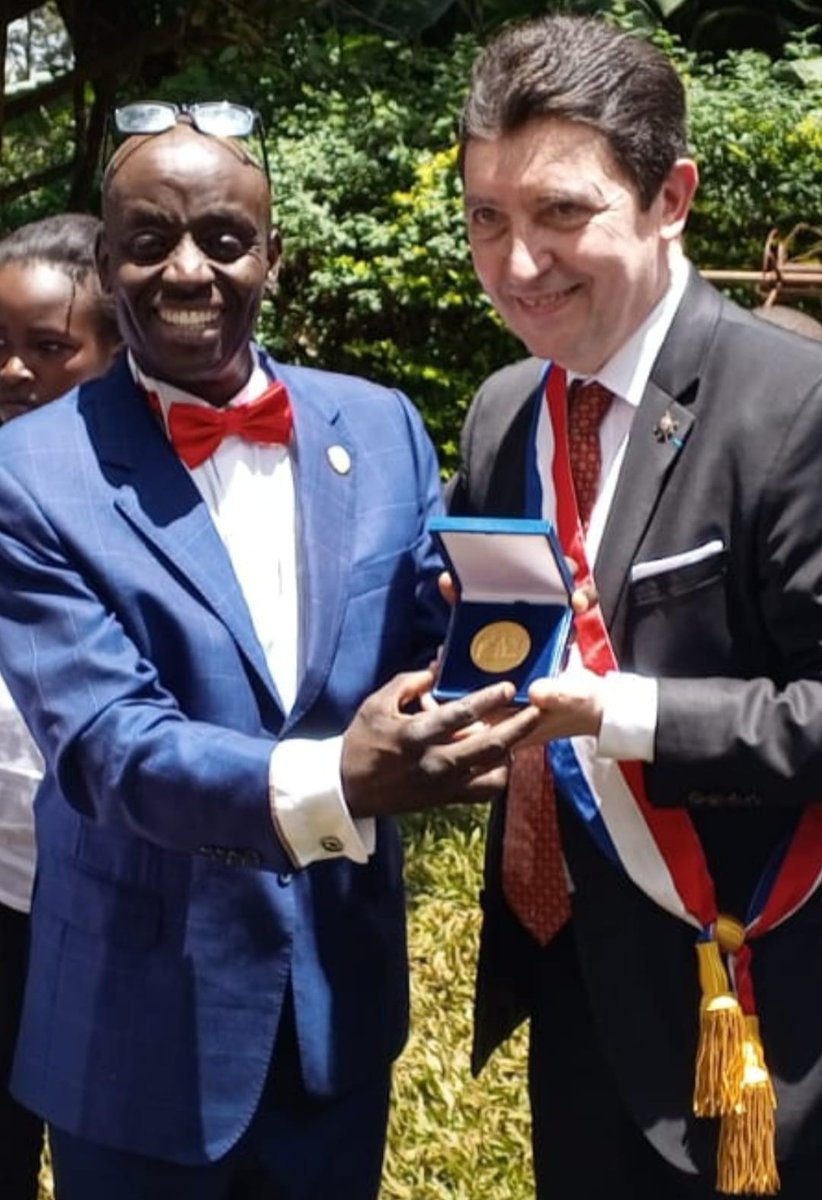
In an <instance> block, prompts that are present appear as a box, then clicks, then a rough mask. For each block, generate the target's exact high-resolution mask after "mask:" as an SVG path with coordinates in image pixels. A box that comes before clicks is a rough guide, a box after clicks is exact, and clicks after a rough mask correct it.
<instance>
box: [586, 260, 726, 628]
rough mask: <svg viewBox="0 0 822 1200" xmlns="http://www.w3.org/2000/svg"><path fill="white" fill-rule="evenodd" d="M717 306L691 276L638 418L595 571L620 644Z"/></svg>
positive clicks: (692, 412)
mask: <svg viewBox="0 0 822 1200" xmlns="http://www.w3.org/2000/svg"><path fill="white" fill-rule="evenodd" d="M720 306H721V298H720V296H719V295H718V293H717V292H715V291H714V289H713V288H711V287H710V286H709V285H708V284H706V283H705V282H704V281H703V280H701V279H700V278H699V276H698V275H697V274H696V272H695V271H693V270H692V273H691V278H690V279H689V281H688V285H687V287H686V289H685V294H684V296H683V298H682V302H681V303H680V305H679V308H678V310H677V312H676V315H675V317H674V320H673V322H672V324H671V328H670V329H669V330H668V334H667V337H666V338H665V341H664V343H663V345H662V349H661V350H660V353H659V355H658V356H657V361H656V363H655V364H654V368H653V370H652V372H651V378H650V380H649V381H648V386H647V387H646V389H645V393H644V395H643V397H642V401H641V403H640V405H639V408H638V409H637V412H636V414H635V416H634V421H633V425H632V427H631V433H630V436H629V438H628V445H627V448H626V452H625V458H624V461H623V464H622V469H621V471H620V474H619V480H618V483H617V488H616V492H615V494H614V498H613V502H612V504H611V509H610V512H609V514H608V520H607V522H606V525H605V529H604V531H603V535H602V542H601V549H600V553H599V556H598V558H597V563H596V567H595V570H594V575H595V578H596V584H597V591H598V593H599V600H600V604H601V606H602V612H603V616H604V618H605V621H606V624H607V625H608V627H609V628H610V629H611V632H612V636H613V639H614V641H615V642H616V643H617V644H619V633H618V629H617V628H616V626H617V624H618V620H619V611H620V606H621V602H622V600H623V598H624V596H625V589H626V586H627V583H628V578H629V572H630V567H631V563H632V562H633V560H634V558H635V556H636V553H637V549H638V547H639V545H640V543H641V541H642V538H643V537H644V535H645V532H646V530H647V528H648V525H649V523H650V521H651V520H652V518H653V515H654V512H655V510H656V507H657V504H658V502H659V498H660V496H661V495H662V492H663V490H664V488H665V486H666V483H667V481H668V479H669V478H670V476H671V473H672V472H673V471H674V470H675V469H676V466H677V464H678V462H679V460H680V457H681V454H682V451H683V449H684V447H685V444H686V442H687V440H688V438H689V436H690V435H691V434H692V432H693V427H694V423H695V421H696V419H697V414H698V397H699V378H700V374H701V371H702V364H703V361H704V359H705V355H706V353H707V351H708V348H709V346H710V342H711V338H712V335H713V331H714V328H715V325H716V321H717V319H718V316H719V310H720Z"/></svg>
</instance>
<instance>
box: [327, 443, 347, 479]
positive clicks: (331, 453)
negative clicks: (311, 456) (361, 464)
mask: <svg viewBox="0 0 822 1200" xmlns="http://www.w3.org/2000/svg"><path fill="white" fill-rule="evenodd" d="M326 453H327V455H328V461H329V462H330V463H331V466H332V468H333V469H334V470H335V471H336V472H337V474H338V475H347V474H348V472H349V471H350V470H351V455H350V454H349V453H348V451H347V450H346V448H345V446H329V447H328V450H327V451H326Z"/></svg>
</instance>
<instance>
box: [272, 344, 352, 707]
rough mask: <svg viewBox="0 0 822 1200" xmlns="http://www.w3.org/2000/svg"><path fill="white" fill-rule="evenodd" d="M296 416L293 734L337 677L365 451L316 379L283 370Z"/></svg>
mask: <svg viewBox="0 0 822 1200" xmlns="http://www.w3.org/2000/svg"><path fill="white" fill-rule="evenodd" d="M276 373H277V376H278V378H280V379H282V381H283V382H284V383H285V385H286V387H287V388H288V391H289V395H290V396H291V399H292V405H293V410H294V437H295V451H294V465H295V471H294V477H295V485H296V499H297V513H298V522H299V528H298V538H297V545H298V551H299V558H298V562H299V573H300V612H301V647H302V651H301V655H300V659H301V667H302V670H301V677H300V680H299V683H298V688H297V697H296V700H295V702H294V708H293V710H292V712H291V713H290V714H289V716H288V721H287V727H288V726H291V725H294V724H296V722H297V721H298V720H299V719H300V718H301V717H302V716H303V715H304V713H305V712H306V711H307V710H308V709H309V708H310V706H311V705H312V704H313V703H314V701H315V700H316V699H317V696H318V695H319V693H320V691H321V690H322V689H323V687H324V686H325V685H326V683H327V680H328V678H329V676H330V674H331V670H332V666H333V659H334V655H335V653H336V648H337V642H338V640H339V636H340V628H341V626H342V621H343V616H344V614H345V606H346V599H347V595H348V584H349V579H350V575H351V564H352V558H353V553H354V533H355V511H356V509H355V499H356V494H357V493H356V488H357V486H358V478H357V472H358V463H357V452H356V447H355V445H354V443H353V442H352V440H351V438H350V436H349V434H348V432H347V430H346V427H345V421H344V418H343V416H342V414H341V413H340V410H339V405H338V403H337V401H336V399H335V398H334V397H332V396H329V395H328V394H327V393H324V392H323V391H322V390H321V389H320V387H319V384H317V386H316V387H315V386H313V385H311V386H310V391H309V390H308V389H309V384H308V383H307V382H306V380H307V379H310V376H306V375H303V374H301V373H299V372H296V371H294V370H293V369H291V368H289V367H284V366H282V365H280V364H278V365H277V368H276Z"/></svg>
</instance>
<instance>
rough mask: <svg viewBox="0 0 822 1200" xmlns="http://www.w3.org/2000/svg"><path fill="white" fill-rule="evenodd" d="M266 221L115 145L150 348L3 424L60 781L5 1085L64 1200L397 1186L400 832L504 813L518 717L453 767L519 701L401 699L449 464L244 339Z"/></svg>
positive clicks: (258, 190)
mask: <svg viewBox="0 0 822 1200" xmlns="http://www.w3.org/2000/svg"><path fill="white" fill-rule="evenodd" d="M269 206H270V198H269V192H268V186H267V183H266V179H265V175H264V173H263V172H262V171H261V170H260V168H259V166H258V165H257V164H256V162H254V161H253V160H252V159H251V158H250V157H249V156H248V155H247V153H246V152H245V150H244V149H243V148H242V147H241V145H240V143H238V142H236V141H228V140H225V139H223V138H217V137H214V136H211V135H210V134H209V133H203V132H201V131H200V130H199V129H198V128H196V127H195V125H194V124H192V123H191V122H190V121H187V120H185V119H183V120H179V121H178V122H177V123H175V124H174V125H173V127H172V128H170V129H168V130H167V131H165V132H163V133H159V134H149V135H145V136H137V137H131V138H130V139H129V140H128V141H126V142H124V143H123V145H122V146H121V147H120V149H119V151H118V152H117V154H116V155H115V156H114V158H113V159H112V161H111V163H110V164H109V167H108V170H107V173H106V177H105V182H104V224H105V230H104V236H103V241H102V244H101V247H100V268H101V274H102V277H103V279H104V282H105V284H106V286H107V287H108V288H109V289H110V290H111V291H112V293H113V296H114V300H115V303H116V306H117V311H118V319H119V322H120V325H121V328H122V332H123V335H124V339H125V342H126V345H127V347H128V353H127V355H126V356H124V357H123V358H122V359H121V360H120V361H119V362H118V363H117V364H116V365H115V366H114V368H113V369H112V371H111V372H110V373H109V374H108V375H107V376H105V377H104V378H103V379H101V380H99V381H97V382H95V383H93V384H90V385H87V386H84V387H82V388H80V389H79V390H75V391H73V392H71V393H70V394H68V395H67V396H66V397H64V398H63V399H61V400H59V401H57V402H56V403H55V404H54V405H52V406H50V407H49V409H48V410H47V411H43V412H38V413H34V414H32V415H31V416H30V417H26V418H23V419H21V420H19V421H16V422H15V423H14V425H13V426H10V427H8V428H6V429H3V430H2V433H1V434H0V578H1V579H2V589H0V665H1V666H2V671H3V674H4V676H6V678H7V679H8V681H9V685H10V688H11V690H12V692H13V694H14V697H15V699H16V701H17V702H18V703H19V705H20V707H21V709H22V711H23V713H24V714H25V716H26V719H27V721H28V723H29V724H30V726H31V729H32V731H33V733H34V735H35V737H36V739H37V742H38V744H39V746H40V748H41V750H42V751H43V754H44V757H45V759H46V763H47V772H46V777H45V779H44V782H43V785H42V788H41V790H40V793H39V796H38V799H37V805H36V809H37V835H38V844H39V873H38V880H37V886H36V893H35V898H34V908H33V945H32V953H31V970H30V978H29V985H28V990H27V995H26V1002H25V1011H24V1016H23V1023H22V1030H21V1035H20V1041H19V1045H18V1053H17V1058H16V1064H15V1070H14V1076H13V1090H14V1092H15V1094H16V1096H17V1097H18V1098H19V1099H20V1100H21V1101H22V1102H23V1103H24V1104H26V1105H28V1106H30V1107H31V1108H32V1109H34V1110H35V1111H37V1112H38V1113H40V1114H42V1115H43V1116H44V1117H45V1118H46V1119H47V1120H48V1121H49V1123H50V1127H51V1145H52V1154H53V1164H54V1173H55V1181H56V1188H57V1195H58V1197H59V1198H60V1200H96V1198H98V1197H99V1200H104V1198H105V1200H112V1197H115V1196H116V1197H117V1200H130V1198H132V1197H135V1198H136V1197H137V1196H141V1197H142V1196H145V1195H151V1196H152V1198H153V1200H165V1198H168V1200H172V1198H173V1200H195V1197H196V1200H227V1198H228V1197H229V1196H230V1197H231V1200H240V1198H247V1200H251V1198H252V1197H255V1198H257V1197H270V1198H272V1200H274V1198H276V1200H298V1198H299V1200H327V1197H329V1196H332V1195H333V1196H338V1197H340V1198H341V1200H360V1198H362V1200H370V1198H372V1197H374V1196H375V1195H376V1193H377V1189H378V1181H379V1174H380V1166H381V1159H382V1152H383V1142H384V1134H385V1123H386V1110H387V1097H388V1087H389V1077H390V1064H391V1062H392V1060H393V1058H394V1057H395V1056H396V1055H397V1053H398V1052H399V1050H400V1049H401V1047H402V1044H403V1041H404V1038H405V1036H406V1026H407V982H406V970H407V964H406V951H405V936H404V912H403V893H402V886H401V854H400V845H399V840H398V837H397V833H396V830H395V829H394V827H393V825H392V824H391V822H390V820H387V819H386V816H387V815H388V814H389V813H391V812H398V811H401V810H407V809H411V808H419V807H422V806H425V805H434V804H442V803H447V802H449V801H450V800H453V799H457V798H469V799H471V798H474V799H484V798H487V797H488V796H489V795H491V794H492V793H494V792H495V791H497V790H498V789H499V788H500V787H501V786H502V784H503V782H504V776H505V767H504V761H505V757H506V753H507V749H508V747H509V746H510V744H511V743H512V741H513V740H514V739H515V738H516V737H518V736H520V735H521V734H522V733H523V732H524V731H525V728H526V726H527V724H528V722H529V721H530V720H531V716H530V715H529V714H519V715H517V716H513V717H509V718H508V719H507V720H506V721H504V722H503V723H502V724H501V725H498V726H497V727H496V729H495V730H494V731H491V730H490V729H488V730H484V729H483V728H481V727H480V728H477V729H475V730H474V731H473V734H472V736H470V737H467V738H466V739H464V740H460V741H458V742H456V743H454V744H453V745H452V744H451V738H452V733H453V731H454V730H456V729H458V728H460V727H461V726H465V725H468V724H470V723H471V722H474V721H475V719H476V718H477V717H478V716H481V715H482V714H483V713H484V712H486V711H488V710H490V709H491V708H495V707H498V706H499V705H500V703H501V702H502V701H504V700H506V699H507V698H508V694H509V693H508V690H507V689H506V686H505V685H501V686H500V687H497V688H490V689H486V691H485V692H484V693H478V694H477V696H476V697H474V698H472V699H471V700H470V701H468V702H466V703H455V704H451V705H446V706H443V707H442V708H440V709H438V710H433V711H429V710H428V709H427V708H423V709H418V708H417V707H416V706H415V704H414V701H415V700H416V699H417V697H419V696H420V695H421V694H422V693H423V692H424V691H426V690H427V688H428V687H429V686H430V682H431V676H430V672H429V671H428V670H427V669H426V664H427V663H428V662H429V661H430V657H431V656H432V655H433V654H434V653H435V649H436V646H437V643H438V640H439V638H440V636H441V632H442V622H443V613H442V607H441V602H440V600H439V597H438V594H437V586H436V576H437V572H438V569H439V563H438V562H437V560H436V558H435V556H434V554H433V553H432V550H431V546H430V543H429V541H428V538H427V536H426V522H427V519H428V517H429V516H430V515H431V514H432V513H433V512H436V511H438V509H439V486H438V476H437V469H436V464H435V460H434V455H433V452H432V449H431V446H430V444H429V442H428V440H427V438H426V437H425V434H424V433H423V430H422V428H421V423H420V421H419V418H418V416H417V415H416V413H415V411H414V410H413V408H412V407H411V406H410V404H409V403H408V402H407V400H406V399H405V398H404V397H403V396H401V395H400V394H398V393H397V392H393V391H389V390H387V389H384V388H380V387H377V386H374V385H372V384H369V383H366V382H364V381H362V380H357V379H352V378H347V377H342V376H334V375H329V374H326V373H324V372H320V371H312V370H306V369H300V368H295V367H286V366H283V365H281V364H279V363H275V362H273V361H272V360H271V359H270V358H269V357H268V356H267V355H266V354H264V353H263V352H261V351H259V350H257V349H256V348H255V347H254V346H252V345H251V343H250V342H249V337H250V333H251V330H252V326H253V322H254V320H255V318H256V314H257V310H258V306H259V302H260V298H261V295H262V291H263V287H264V284H265V281H266V277H267V275H268V273H269V271H270V270H271V269H272V268H273V267H274V266H275V264H276V261H277V256H278V241H277V238H276V236H275V235H272V232H271V229H270V225H269ZM420 665H421V667H422V669H419V670H416V671H412V670H410V668H412V667H415V666H420ZM400 671H406V672H407V673H405V674H399V675H398V674H397V673H398V672H400Z"/></svg>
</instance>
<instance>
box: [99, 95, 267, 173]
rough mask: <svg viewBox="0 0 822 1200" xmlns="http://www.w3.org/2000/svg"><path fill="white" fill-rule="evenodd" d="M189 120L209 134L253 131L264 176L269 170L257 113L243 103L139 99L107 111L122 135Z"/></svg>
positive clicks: (230, 135) (243, 135)
mask: <svg viewBox="0 0 822 1200" xmlns="http://www.w3.org/2000/svg"><path fill="white" fill-rule="evenodd" d="M181 119H182V120H185V121H188V122H190V124H191V125H192V126H193V127H194V128H195V129H196V130H198V132H199V133H205V134H208V135H209V136H211V137H227V138H247V137H251V135H252V134H253V133H256V134H257V137H258V139H259V142H260V150H261V154H262V160H263V168H264V170H265V175H266V179H267V180H268V183H269V186H270V185H271V171H270V170H269V165H268V152H267V150H266V146H265V136H264V132H263V123H262V119H261V117H260V114H259V113H258V112H257V111H256V110H255V109H253V108H247V107H246V105H244V104H233V103H232V102H231V101H230V100H204V101H199V102H198V103H196V104H172V103H171V102H170V101H167V100H141V101H136V102H135V103H133V104H123V105H122V106H121V107H120V108H115V109H114V111H113V112H112V114H111V124H112V125H113V126H114V128H115V130H116V131H117V133H119V134H121V135H122V136H123V137H132V136H134V135H135V134H152V133H166V132H167V130H169V129H173V128H174V126H175V125H176V124H177V122H178V121H180V120H181Z"/></svg>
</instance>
